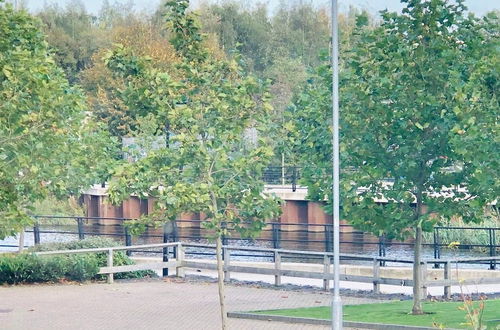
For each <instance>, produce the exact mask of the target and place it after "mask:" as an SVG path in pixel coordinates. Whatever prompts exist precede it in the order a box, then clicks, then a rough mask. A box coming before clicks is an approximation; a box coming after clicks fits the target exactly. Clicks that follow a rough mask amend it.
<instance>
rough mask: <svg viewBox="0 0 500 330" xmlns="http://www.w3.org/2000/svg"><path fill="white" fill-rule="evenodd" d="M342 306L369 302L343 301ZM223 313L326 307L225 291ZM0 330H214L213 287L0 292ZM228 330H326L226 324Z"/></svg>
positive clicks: (275, 293)
mask: <svg viewBox="0 0 500 330" xmlns="http://www.w3.org/2000/svg"><path fill="white" fill-rule="evenodd" d="M343 301H344V303H345V304H357V303H368V302H375V301H374V300H373V299H365V298H355V297H343ZM226 302H227V306H228V311H251V310H258V309H274V308H289V307H306V306H321V305H328V304H329V303H330V295H329V294H327V293H322V292H306V291H303V292H302V291H281V290H274V289H265V288H256V287H248V286H240V285H227V286H226ZM0 329H5V330H10V329H15V330H31V329H37V330H44V329H83V330H85V329H121V330H126V329H179V330H183V329H186V330H196V329H204V330H205V329H207V330H211V329H220V321H219V307H218V295H217V285H216V284H215V283H208V282H192V281H184V280H178V279H165V280H163V279H159V280H141V281H134V282H115V283H114V284H111V285H110V284H104V283H89V284H83V285H78V284H77V285H74V284H54V285H22V286H11V287H0ZM229 329H231V330H233V329H235V330H236V329H238V330H239V329H248V330H253V329H255V330H259V329H272V330H274V329H277V330H280V329H327V327H322V326H312V325H298V324H285V323H277V322H267V321H255V320H243V319H229Z"/></svg>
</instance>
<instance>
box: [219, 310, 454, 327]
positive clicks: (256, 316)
mask: <svg viewBox="0 0 500 330" xmlns="http://www.w3.org/2000/svg"><path fill="white" fill-rule="evenodd" d="M227 316H228V317H230V318H237V319H248V320H259V321H275V322H285V323H297V324H311V325H326V326H328V325H331V324H332V322H331V321H330V320H322V319H312V318H306V317H292V316H281V315H266V314H254V313H244V312H229V313H227ZM344 327H347V328H355V329H380V330H432V329H435V328H429V327H417V326H411V325H399V324H383V323H367V322H355V321H344ZM446 329H448V330H454V329H453V328H446Z"/></svg>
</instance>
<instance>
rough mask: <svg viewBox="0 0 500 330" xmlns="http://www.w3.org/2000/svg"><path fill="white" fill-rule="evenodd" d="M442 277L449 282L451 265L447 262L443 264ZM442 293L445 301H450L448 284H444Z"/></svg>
mask: <svg viewBox="0 0 500 330" xmlns="http://www.w3.org/2000/svg"><path fill="white" fill-rule="evenodd" d="M443 277H444V279H445V280H451V263H450V262H449V261H446V263H445V264H444V271H443ZM443 293H444V298H445V299H450V298H451V286H450V285H448V284H445V285H444V292H443Z"/></svg>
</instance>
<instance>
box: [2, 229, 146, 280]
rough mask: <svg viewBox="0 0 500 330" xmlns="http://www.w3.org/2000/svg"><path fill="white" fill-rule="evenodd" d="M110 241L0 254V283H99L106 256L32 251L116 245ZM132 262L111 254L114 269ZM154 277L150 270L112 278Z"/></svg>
mask: <svg viewBox="0 0 500 330" xmlns="http://www.w3.org/2000/svg"><path fill="white" fill-rule="evenodd" d="M116 245H117V243H116V242H114V241H113V240H110V239H103V238H88V239H84V240H81V241H72V242H66V243H49V244H41V245H37V246H35V247H32V248H30V249H29V250H27V251H26V252H25V253H21V254H11V253H10V254H0V284H2V283H7V284H17V283H34V282H57V281H60V280H62V279H67V280H72V281H79V282H82V281H88V280H100V279H102V278H103V276H102V275H99V274H97V273H98V272H99V268H100V267H103V266H106V264H107V253H88V254H87V253H86V254H71V255H57V256H38V255H36V254H35V253H34V252H40V251H54V250H76V249H90V248H101V247H112V246H116ZM133 263H134V262H133V261H132V260H131V259H130V258H129V257H128V256H127V255H126V254H125V253H124V252H121V251H117V252H114V254H113V264H114V265H115V266H122V265H131V264H133ZM146 276H149V277H153V276H155V273H154V272H153V271H136V272H127V273H117V274H115V278H117V279H120V278H139V277H146Z"/></svg>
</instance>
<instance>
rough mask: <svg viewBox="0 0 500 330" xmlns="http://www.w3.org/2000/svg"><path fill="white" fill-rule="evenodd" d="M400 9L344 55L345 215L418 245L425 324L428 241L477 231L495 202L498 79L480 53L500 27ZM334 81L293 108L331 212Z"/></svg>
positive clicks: (322, 79) (362, 33)
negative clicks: (459, 226) (441, 232)
mask: <svg viewBox="0 0 500 330" xmlns="http://www.w3.org/2000/svg"><path fill="white" fill-rule="evenodd" d="M403 2H405V3H406V4H407V5H406V8H405V9H403V12H402V14H396V13H389V12H386V11H384V12H382V19H383V21H382V24H381V25H380V26H379V27H377V28H374V29H367V28H364V24H361V23H363V21H364V20H358V28H357V29H355V31H354V36H353V42H352V48H351V49H345V50H344V52H343V53H344V56H343V58H344V63H343V64H344V67H343V70H342V72H341V79H342V81H341V91H340V94H341V115H340V118H341V162H342V168H343V169H344V171H343V173H342V178H343V180H342V183H341V188H342V190H343V193H342V195H341V196H342V200H341V203H342V204H341V206H342V212H343V217H344V218H345V219H347V220H348V221H349V222H350V223H351V224H353V225H354V226H356V227H357V228H360V229H362V230H365V231H369V232H373V233H375V234H376V235H382V234H384V235H387V236H388V237H389V238H399V239H405V238H408V237H410V236H413V237H414V239H415V245H414V246H415V248H414V269H413V281H414V289H413V299H414V305H413V309H412V312H413V313H414V314H422V313H423V310H422V305H421V299H422V298H423V297H422V291H421V286H422V279H421V253H422V252H421V251H422V231H429V230H431V229H432V227H433V226H434V225H435V224H436V223H439V222H440V221H442V220H444V219H451V218H453V217H461V218H462V219H463V220H464V221H473V222H478V221H480V220H481V216H482V214H483V210H484V206H485V205H486V204H487V203H488V202H492V201H493V200H495V199H496V198H497V197H498V193H499V184H498V180H496V179H495V178H496V177H497V176H498V172H497V171H498V158H499V157H498V153H496V152H493V151H494V150H498V147H499V146H498V142H499V140H498V134H495V132H497V131H498V109H499V105H498V94H497V93H498V88H496V89H495V86H496V87H498V79H497V78H498V73H497V69H495V68H494V65H490V64H489V62H488V64H487V61H486V59H485V54H484V53H482V52H481V51H478V49H477V48H478V47H486V49H488V50H489V51H491V52H492V53H495V54H497V55H498V47H497V46H496V47H495V46H494V42H497V41H494V40H495V37H494V36H495V35H496V36H498V25H496V26H495V25H494V24H489V25H488V24H483V23H481V22H480V21H479V20H477V19H475V18H474V17H473V16H468V17H466V16H465V14H464V12H465V9H466V8H465V6H464V5H463V3H462V1H457V2H451V1H446V0H436V1H421V0H406V1H403ZM486 28H489V32H485V29H486ZM491 57H492V56H491V53H490V54H489V58H491ZM495 57H498V56H493V58H495ZM330 73H331V71H330V70H329V67H327V66H323V67H321V68H320V69H319V70H318V75H317V77H316V78H314V79H312V80H311V81H310V83H309V85H308V86H307V87H306V88H305V90H304V91H303V92H302V93H301V94H300V95H299V96H298V97H297V98H296V102H295V115H296V119H295V121H294V124H295V126H294V128H296V129H298V131H299V134H298V135H297V136H296V138H297V139H298V142H299V143H300V144H301V145H302V147H301V149H300V151H301V152H302V153H303V155H304V157H303V159H302V162H303V166H307V165H308V164H310V163H313V164H314V165H315V166H314V165H313V166H309V168H307V169H306V170H305V171H304V172H303V173H302V175H303V177H304V182H305V183H306V184H307V185H308V187H309V194H310V196H311V198H314V199H316V200H324V199H325V196H329V199H330V201H331V193H330V191H331V151H330V150H331V142H330V141H331V131H330V130H329V127H328V124H327V123H329V122H330V120H331V119H330V107H331V101H330V93H329V90H330V86H331V82H330V80H331V79H330V77H331V75H330ZM472 146H473V147H474V150H473V151H472V150H468V149H469V148H471V147H472ZM472 153H474V155H472ZM306 162H307V163H306ZM490 175H491V177H490ZM380 200H385V203H377V201H380Z"/></svg>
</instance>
